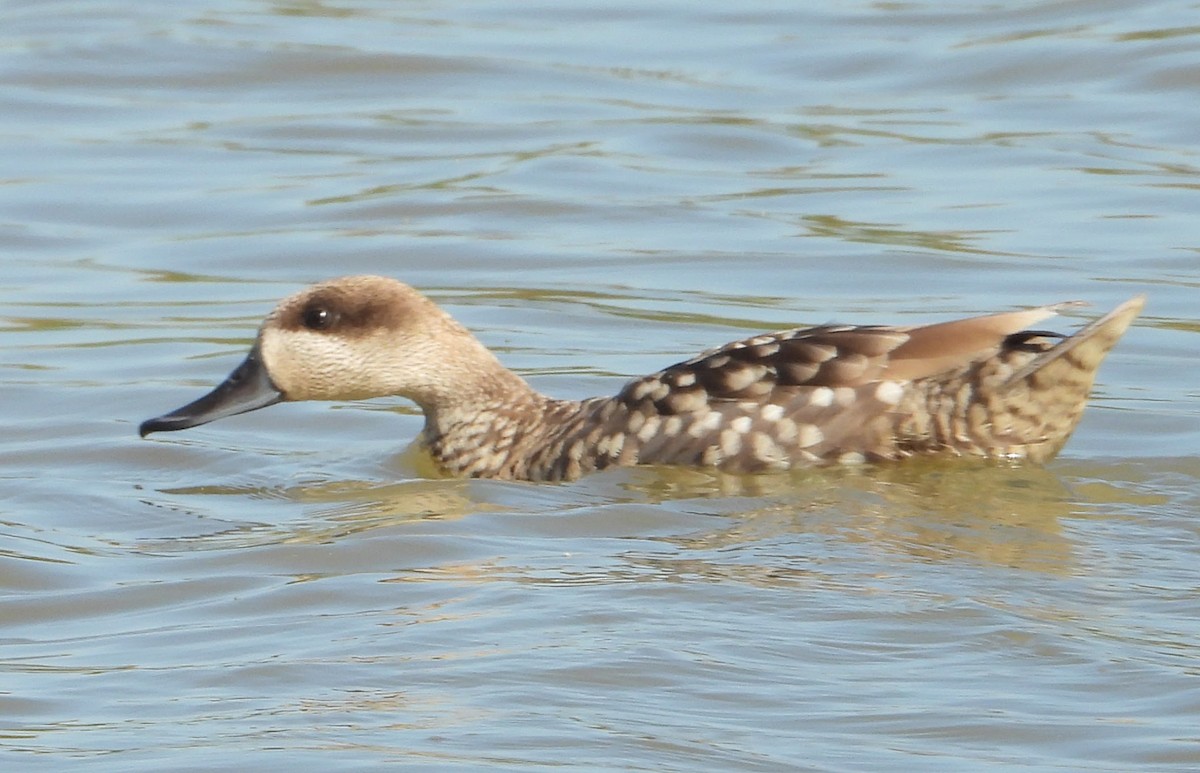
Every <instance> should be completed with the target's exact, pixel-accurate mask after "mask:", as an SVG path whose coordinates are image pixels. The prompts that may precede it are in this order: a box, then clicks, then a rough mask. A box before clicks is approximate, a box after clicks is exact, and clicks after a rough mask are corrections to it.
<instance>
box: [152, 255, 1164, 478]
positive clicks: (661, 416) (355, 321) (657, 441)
mask: <svg viewBox="0 0 1200 773" xmlns="http://www.w3.org/2000/svg"><path fill="white" fill-rule="evenodd" d="M1141 306H1142V299H1141V298H1135V299H1133V300H1130V301H1128V302H1126V303H1125V304H1123V305H1122V306H1120V307H1118V308H1117V309H1116V310H1114V311H1113V312H1112V313H1110V314H1108V315H1107V316H1105V317H1104V318H1102V319H1100V320H1097V321H1096V322H1094V323H1092V324H1091V325H1088V326H1087V327H1085V328H1083V329H1081V330H1080V331H1078V332H1077V333H1075V334H1074V335H1073V336H1070V337H1064V336H1060V335H1057V334H1054V333H1046V332H1038V331H1027V330H1026V328H1027V327H1028V326H1029V325H1031V324H1034V323H1036V322H1037V321H1039V320H1041V319H1044V318H1046V317H1048V316H1050V315H1052V314H1053V313H1054V310H1055V308H1057V307H1043V308H1039V309H1031V310H1028V311H1021V312H1011V313H1007V314H998V315H991V316H987V317H976V318H971V319H967V320H958V321H955V322H949V323H940V324H936V325H930V326H925V327H905V328H899V327H882V326H862V327H854V326H844V325H825V326H820V327H813V328H797V329H794V330H785V331H780V332H777V333H770V334H766V335H760V336H756V337H753V338H748V339H746V340H743V341H736V342H733V343H730V344H726V345H725V346H723V347H720V348H718V349H714V350H712V351H709V352H706V353H704V354H701V355H699V356H697V357H694V358H692V359H690V360H687V361H684V362H681V363H678V364H676V365H672V366H671V367H669V368H666V369H665V370H662V371H659V372H658V373H655V374H652V375H649V376H645V377H642V378H638V379H635V380H633V381H631V382H629V383H628V384H626V386H625V387H624V388H623V389H622V390H621V391H620V392H619V393H618V394H617V395H616V396H614V397H598V398H592V399H589V400H583V401H569V400H554V399H551V398H548V397H545V396H543V395H541V394H538V393H537V392H535V391H534V390H533V389H532V388H530V387H529V386H528V384H526V383H525V381H524V380H523V379H521V378H520V377H518V376H517V375H516V374H514V373H512V372H511V371H509V370H508V369H506V368H504V367H503V366H502V365H501V364H500V363H499V362H498V361H497V360H496V359H495V357H494V356H492V354H491V353H490V352H488V351H487V349H486V348H484V347H483V346H482V344H480V343H479V342H478V341H477V340H476V339H475V338H474V337H473V336H471V335H470V333H468V332H467V331H466V330H465V329H464V328H462V327H461V326H460V325H458V323H457V322H455V321H454V320H453V319H451V318H450V317H449V316H448V315H446V314H445V312H443V311H442V310H441V309H439V308H438V307H437V306H436V305H434V304H433V303H432V302H430V301H429V300H428V299H426V298H424V296H422V295H420V294H419V293H417V292H416V291H415V290H413V289H412V288H410V287H408V286H407V285H403V284H401V283H399V282H396V281H395V280H391V279H386V278H381V277H344V278H342V279H338V280H333V281H331V282H327V283H323V284H321V285H317V286H315V287H313V288H310V289H309V290H306V291H304V292H302V293H300V294H298V295H295V296H292V297H291V298H289V299H286V300H285V301H283V302H282V303H281V304H280V305H279V307H278V308H277V309H276V310H275V312H273V313H272V315H271V316H270V317H268V319H267V321H266V322H265V323H264V325H263V329H262V331H261V332H260V336H259V341H258V343H257V344H256V346H255V349H254V351H253V352H252V353H251V357H250V358H249V359H248V360H247V364H255V365H258V364H260V363H261V367H263V368H265V372H266V374H267V376H268V377H269V382H270V385H271V388H273V389H275V390H276V398H275V399H274V400H273V401H279V400H291V399H349V398H359V397H369V396H378V395H387V394H396V395H401V396H404V397H408V398H410V399H413V400H414V401H416V402H417V403H418V404H419V405H420V406H421V408H422V409H423V410H424V412H425V416H426V424H425V428H424V431H423V432H422V437H421V442H422V444H423V445H424V446H425V448H427V449H428V451H429V453H430V454H431V455H432V457H433V459H434V460H435V461H436V462H437V463H438V465H439V466H440V467H442V468H443V469H444V470H445V471H446V472H448V473H450V474H452V475H458V476H473V477H488V478H507V479H520V480H572V479H575V478H578V477H579V476H580V475H583V474H585V473H588V472H591V471H593V470H599V469H604V468H606V467H612V466H628V465H635V464H668V465H687V466H704V467H717V468H720V469H723V470H726V471H729V472H761V471H768V470H785V469H788V468H790V467H794V466H799V465H810V464H820V463H838V462H840V463H853V462H863V461H883V460H893V459H901V458H904V457H906V456H911V455H913V454H930V453H949V454H959V455H972V456H984V457H1008V458H1028V459H1032V460H1035V461H1042V460H1045V459H1048V458H1050V457H1051V456H1053V454H1054V453H1056V452H1057V451H1058V450H1059V448H1061V447H1062V445H1063V443H1065V442H1066V440H1067V438H1068V437H1069V435H1070V433H1071V431H1072V430H1073V429H1074V427H1075V424H1076V423H1077V421H1078V419H1079V415H1080V413H1081V412H1082V410H1083V407H1084V405H1085V403H1086V400H1087V396H1088V393H1089V391H1090V389H1091V385H1092V381H1093V378H1094V376H1095V373H1096V369H1097V368H1098V367H1099V365H1100V362H1101V361H1102V360H1103V359H1104V356H1105V355H1106V354H1107V352H1108V351H1109V350H1110V349H1111V348H1112V346H1113V345H1114V344H1115V343H1116V341H1117V340H1118V339H1119V338H1120V336H1121V335H1122V334H1123V333H1124V331H1125V329H1126V328H1127V327H1128V326H1129V324H1130V323H1131V322H1132V320H1133V319H1134V317H1136V315H1137V313H1138V312H1139V311H1140V309H1141ZM246 367H247V365H243V367H242V368H239V370H238V371H236V372H235V375H237V374H238V373H241V372H242V371H243V368H246ZM259 378H261V376H259ZM245 381H246V377H245V376H243V377H242V378H240V379H238V385H237V386H241V385H242V384H244V383H245ZM222 389H226V390H228V389H230V387H229V385H228V383H227V384H226V385H222V387H219V388H218V390H217V391H216V392H214V393H213V395H209V396H207V397H205V398H202V399H201V400H199V401H197V402H196V403H193V404H191V405H189V406H185V407H184V408H181V409H179V411H176V412H174V413H172V414H169V415H168V416H165V417H161V418H160V419H153V420H150V421H148V422H146V423H145V424H143V426H142V432H143V434H146V433H148V432H152V431H157V430H163V429H182V428H184V427H185V426H194V425H195V424H199V423H203V422H205V421H210V420H212V419H213V418H219V417H220V416H224V415H230V414H231V413H238V412H241V410H251V409H253V408H256V407H262V405H261V404H263V401H264V399H265V398H263V397H262V396H261V395H258V396H257V397H256V400H254V401H252V402H254V404H253V405H251V406H250V407H248V408H243V409H238V406H237V405H234V406H232V407H231V406H229V405H227V404H225V403H221V404H220V405H219V407H218V409H217V410H216V411H215V413H216V414H217V415H211V414H212V413H213V411H212V410H211V409H212V406H211V403H213V402H214V400H215V398H214V395H217V393H218V392H220V391H221V390H222ZM206 401H208V402H207V403H206ZM216 402H220V401H216ZM265 404H269V402H267V403H265Z"/></svg>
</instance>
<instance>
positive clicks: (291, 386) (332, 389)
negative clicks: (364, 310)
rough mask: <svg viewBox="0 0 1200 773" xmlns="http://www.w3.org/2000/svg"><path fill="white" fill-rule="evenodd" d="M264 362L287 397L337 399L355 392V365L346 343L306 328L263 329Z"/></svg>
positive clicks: (261, 347) (262, 350) (261, 340)
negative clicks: (292, 329)
mask: <svg viewBox="0 0 1200 773" xmlns="http://www.w3.org/2000/svg"><path fill="white" fill-rule="evenodd" d="M259 349H260V352H261V354H262V358H263V363H264V364H266V366H267V372H268V373H270V375H271V380H272V381H273V382H274V383H275V386H276V387H277V388H278V389H279V390H280V391H281V392H283V394H284V396H285V397H286V398H287V399H288V400H336V399H347V398H352V397H354V395H352V394H351V395H348V394H345V393H347V392H356V391H357V390H356V389H355V388H354V387H355V384H354V380H355V379H354V369H353V367H352V363H351V362H350V359H351V358H349V357H348V353H347V352H346V350H345V346H344V345H342V344H341V343H340V342H338V341H337V340H336V339H332V338H329V337H326V336H323V335H320V334H317V333H311V332H308V331H288V332H280V331H277V330H269V331H264V332H263V335H262V337H261V339H260V342H259Z"/></svg>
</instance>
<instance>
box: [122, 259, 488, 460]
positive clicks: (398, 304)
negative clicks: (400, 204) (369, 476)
mask: <svg viewBox="0 0 1200 773" xmlns="http://www.w3.org/2000/svg"><path fill="white" fill-rule="evenodd" d="M497 368H500V366H499V363H497V362H496V361H495V358H494V357H492V355H491V354H490V353H489V352H488V351H487V350H486V349H485V348H484V347H483V346H482V345H481V344H480V343H479V342H478V341H477V340H476V339H475V337H474V336H472V335H471V333H470V332H468V331H467V330H466V328H464V327H462V326H461V325H460V324H458V323H457V322H455V321H454V319H453V318H451V317H450V315H448V314H446V313H445V312H444V311H442V310H441V309H440V308H438V307H437V305H436V304H434V303H433V302H432V301H430V300H429V299H428V298H426V297H425V296H423V295H421V294H420V293H418V292H417V291H416V290H414V289H413V288H411V287H409V286H408V285H406V284H403V283H402V282H398V281H396V280H394V279H389V278H387V277H380V276H348V277H342V278H340V279H333V280H330V281H328V282H322V283H321V284H317V285H313V286H312V287H309V288H307V289H306V290H303V291H301V292H299V293H296V294H295V295H293V296H291V297H289V298H285V299H284V300H283V301H281V302H280V303H279V305H278V306H276V307H275V309H274V311H272V312H271V313H270V314H269V315H268V316H267V318H266V320H265V321H264V322H263V324H262V327H261V328H260V329H259V332H258V339H257V340H256V341H255V343H254V346H253V348H252V349H251V350H250V354H249V355H248V356H247V357H246V359H245V360H244V361H243V362H242V364H241V365H239V366H238V367H237V368H235V369H234V371H233V373H231V374H230V375H229V377H228V378H227V379H226V380H225V381H224V382H223V383H221V384H220V385H219V386H217V387H216V389H214V390H213V391H212V392H210V393H209V394H207V395H205V396H204V397H201V398H200V399H199V400H196V401H195V402H192V403H189V404H187V405H185V406H183V407H182V408H178V409H176V410H174V411H172V412H170V413H168V414H165V415H163V416H159V417H157V418H154V419H149V420H147V421H145V422H143V423H142V425H141V427H140V429H139V432H140V433H141V435H142V436H143V437H145V436H146V435H148V434H149V433H151V432H163V431H171V430H179V429H187V428H188V427H195V426H198V425H200V424H206V423H208V422H210V421H215V420H216V419H220V418H224V417H226V416H233V415H236V414H239V413H245V412H247V411H253V410H256V409H258V408H264V407H266V406H268V405H274V404H275V403H278V402H283V401H290V400H360V399H366V398H370V397H380V396H384V395H400V396H402V397H407V398H409V399H411V400H413V401H415V402H416V403H418V404H419V405H420V406H421V407H422V408H423V409H425V410H426V411H429V410H434V409H436V407H437V406H438V404H439V403H441V402H443V401H445V400H447V399H453V398H454V397H455V396H457V395H462V394H464V393H470V391H471V387H472V386H473V385H476V386H477V383H474V382H478V381H479V380H480V379H481V378H484V377H486V376H487V375H488V374H489V373H493V372H494V371H495V369H497ZM501 370H502V368H501Z"/></svg>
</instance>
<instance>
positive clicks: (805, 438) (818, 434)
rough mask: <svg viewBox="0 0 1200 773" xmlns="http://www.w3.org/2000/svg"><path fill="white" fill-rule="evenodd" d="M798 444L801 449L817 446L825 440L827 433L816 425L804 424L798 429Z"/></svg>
mask: <svg viewBox="0 0 1200 773" xmlns="http://www.w3.org/2000/svg"><path fill="white" fill-rule="evenodd" d="M797 432H798V434H797V440H796V442H797V444H798V445H799V446H800V447H801V448H808V447H809V446H815V445H816V444H817V443H820V442H821V441H822V440H824V439H825V433H824V432H822V431H821V428H820V427H818V426H817V425H815V424H802V425H800V427H798V428H797Z"/></svg>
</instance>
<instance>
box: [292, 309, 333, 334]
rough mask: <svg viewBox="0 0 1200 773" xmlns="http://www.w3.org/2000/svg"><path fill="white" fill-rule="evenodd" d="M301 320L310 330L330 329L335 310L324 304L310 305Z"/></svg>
mask: <svg viewBox="0 0 1200 773" xmlns="http://www.w3.org/2000/svg"><path fill="white" fill-rule="evenodd" d="M300 321H301V322H303V323H304V326H305V327H306V328H308V329H309V330H328V329H329V327H330V326H331V325H333V312H331V311H330V310H329V309H327V308H325V307H324V306H309V307H308V308H307V309H305V310H304V313H303V314H302V315H301V317H300Z"/></svg>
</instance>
